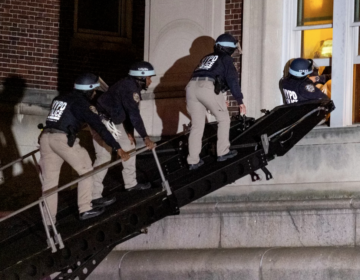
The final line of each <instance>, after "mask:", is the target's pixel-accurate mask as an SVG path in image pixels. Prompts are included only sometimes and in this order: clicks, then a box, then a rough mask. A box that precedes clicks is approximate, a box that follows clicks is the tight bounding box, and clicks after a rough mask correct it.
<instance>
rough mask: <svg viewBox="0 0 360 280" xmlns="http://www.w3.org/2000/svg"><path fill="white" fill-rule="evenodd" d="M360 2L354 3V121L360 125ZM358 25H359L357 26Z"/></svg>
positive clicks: (356, 0) (357, 0)
mask: <svg viewBox="0 0 360 280" xmlns="http://www.w3.org/2000/svg"><path fill="white" fill-rule="evenodd" d="M359 2H360V1H359V0H355V1H354V25H355V26H354V27H353V28H354V29H355V31H354V33H356V36H355V40H354V45H355V46H354V48H355V55H354V58H353V65H354V66H353V81H352V82H353V83H352V84H353V114H352V121H353V123H354V124H358V123H360V31H359V27H358V26H356V25H357V24H359V23H360V18H359V15H360V6H359ZM356 23H357V24H356Z"/></svg>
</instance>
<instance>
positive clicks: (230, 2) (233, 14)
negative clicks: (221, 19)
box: [225, 0, 246, 116]
mask: <svg viewBox="0 0 360 280" xmlns="http://www.w3.org/2000/svg"><path fill="white" fill-rule="evenodd" d="M242 11H243V0H226V10H225V32H227V33H230V34H231V35H233V36H234V37H235V38H236V39H237V40H238V41H239V43H240V46H241V45H242ZM233 58H234V65H235V67H236V69H237V70H238V71H239V80H240V78H241V56H240V55H234V56H233ZM227 98H228V100H229V107H228V109H229V114H230V116H232V115H235V114H238V111H239V108H238V106H237V102H236V101H232V100H234V98H233V97H232V96H231V94H230V93H229V94H228V97H227ZM245 103H246V101H245Z"/></svg>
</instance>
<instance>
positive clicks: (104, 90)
mask: <svg viewBox="0 0 360 280" xmlns="http://www.w3.org/2000/svg"><path fill="white" fill-rule="evenodd" d="M99 83H100V87H99V88H98V90H100V91H103V92H106V91H107V90H108V89H109V86H108V85H107V84H106V83H105V82H104V80H103V79H101V77H99Z"/></svg>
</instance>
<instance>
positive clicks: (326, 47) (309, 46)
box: [301, 28, 333, 58]
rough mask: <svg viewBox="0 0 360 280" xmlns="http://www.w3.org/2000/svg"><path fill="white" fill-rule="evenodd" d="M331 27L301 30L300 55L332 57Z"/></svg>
mask: <svg viewBox="0 0 360 280" xmlns="http://www.w3.org/2000/svg"><path fill="white" fill-rule="evenodd" d="M332 31H333V30H332V28H326V29H312V30H305V31H303V32H302V40H301V41H302V46H301V56H302V57H306V58H328V57H332V37H333V34H332V33H333V32H332Z"/></svg>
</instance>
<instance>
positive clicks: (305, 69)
mask: <svg viewBox="0 0 360 280" xmlns="http://www.w3.org/2000/svg"><path fill="white" fill-rule="evenodd" d="M312 72H313V60H312V59H305V58H296V59H294V60H293V61H292V62H291V63H290V69H289V73H290V74H291V75H293V76H295V77H298V78H302V77H306V76H307V75H309V74H311V73H312Z"/></svg>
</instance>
